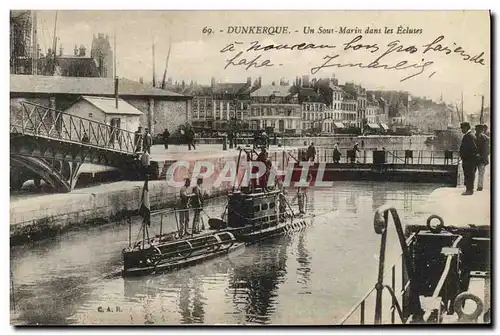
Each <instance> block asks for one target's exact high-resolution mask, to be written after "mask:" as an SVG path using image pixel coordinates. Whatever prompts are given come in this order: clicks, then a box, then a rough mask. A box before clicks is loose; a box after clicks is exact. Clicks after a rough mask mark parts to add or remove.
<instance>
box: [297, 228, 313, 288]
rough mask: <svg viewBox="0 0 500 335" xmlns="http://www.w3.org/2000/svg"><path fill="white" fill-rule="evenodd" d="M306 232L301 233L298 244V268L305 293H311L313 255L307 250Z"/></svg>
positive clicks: (299, 280)
mask: <svg viewBox="0 0 500 335" xmlns="http://www.w3.org/2000/svg"><path fill="white" fill-rule="evenodd" d="M305 239H306V233H305V232H302V233H300V235H299V242H298V244H297V262H298V263H299V267H298V268H297V275H298V282H299V283H300V284H302V288H303V289H304V291H303V292H301V293H303V294H310V293H311V292H310V290H309V284H310V281H311V256H310V255H309V252H308V250H307V247H306V245H307V242H306V240H305Z"/></svg>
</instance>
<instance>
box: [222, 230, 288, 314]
mask: <svg viewBox="0 0 500 335" xmlns="http://www.w3.org/2000/svg"><path fill="white" fill-rule="evenodd" d="M290 241H291V238H290V237H286V236H285V237H282V238H279V239H275V240H274V241H269V242H266V243H264V244H262V245H260V246H255V247H258V248H259V249H260V250H259V252H258V253H257V252H249V253H245V255H246V256H247V257H246V259H245V262H244V263H235V267H234V270H233V274H232V276H231V277H230V279H229V289H230V290H231V291H232V292H233V304H234V306H235V308H236V309H237V310H240V311H244V314H245V322H246V323H269V321H270V319H271V315H272V313H273V312H274V306H273V302H274V300H275V298H276V296H277V289H278V285H279V284H280V283H282V282H283V280H284V276H285V274H286V262H287V249H288V246H289V244H290ZM252 251H255V250H252ZM245 255H244V256H243V257H245ZM257 269H258V270H257Z"/></svg>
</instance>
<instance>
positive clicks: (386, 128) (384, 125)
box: [380, 123, 389, 130]
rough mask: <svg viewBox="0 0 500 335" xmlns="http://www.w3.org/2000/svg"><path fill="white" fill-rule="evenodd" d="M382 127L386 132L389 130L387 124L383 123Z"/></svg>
mask: <svg viewBox="0 0 500 335" xmlns="http://www.w3.org/2000/svg"><path fill="white" fill-rule="evenodd" d="M380 127H382V129H384V130H389V126H388V125H386V124H385V123H381V124H380Z"/></svg>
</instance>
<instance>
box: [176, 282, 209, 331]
mask: <svg viewBox="0 0 500 335" xmlns="http://www.w3.org/2000/svg"><path fill="white" fill-rule="evenodd" d="M202 300H203V284H202V282H201V281H200V280H199V277H198V276H196V277H193V278H190V279H189V280H187V281H185V282H183V283H182V284H181V287H180V291H179V311H180V314H181V317H182V318H181V323H183V324H189V323H203V317H204V315H205V312H204V309H203V305H204V303H203V302H202Z"/></svg>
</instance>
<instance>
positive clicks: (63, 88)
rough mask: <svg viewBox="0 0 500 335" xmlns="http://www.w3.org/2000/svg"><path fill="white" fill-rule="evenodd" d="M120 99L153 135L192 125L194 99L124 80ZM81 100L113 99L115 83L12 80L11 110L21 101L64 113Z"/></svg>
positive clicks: (104, 80) (71, 79) (68, 79)
mask: <svg viewBox="0 0 500 335" xmlns="http://www.w3.org/2000/svg"><path fill="white" fill-rule="evenodd" d="M118 83H119V84H118V94H119V98H120V99H122V100H123V101H125V102H127V103H128V104H130V105H132V106H133V107H135V108H136V109H138V110H139V111H141V112H142V115H141V116H140V117H139V122H140V125H141V126H142V127H144V128H149V129H150V131H151V133H152V134H153V135H158V134H162V133H163V131H164V130H165V128H166V129H168V130H169V131H170V132H171V133H173V132H174V131H176V130H177V129H178V128H179V126H181V125H182V124H184V123H186V122H187V121H189V115H190V109H191V100H192V98H191V97H190V96H185V95H182V94H178V93H174V92H170V91H166V90H161V89H158V88H151V87H147V86H144V85H142V84H140V83H138V82H135V81H132V80H128V79H120V80H119V82H118ZM81 96H95V97H113V96H114V80H113V79H108V78H76V77H54V76H29V75H11V76H10V109H11V116H12V113H14V114H15V113H16V109H19V108H22V106H21V104H20V102H21V101H31V102H34V103H37V104H39V105H42V106H45V107H50V108H54V109H56V110H60V111H63V110H65V109H66V108H67V107H68V106H70V105H71V104H72V103H73V102H74V101H76V100H77V99H79V98H80V97H81Z"/></svg>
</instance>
